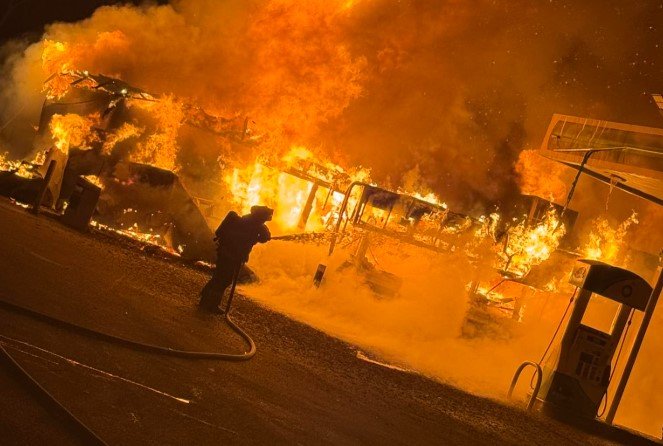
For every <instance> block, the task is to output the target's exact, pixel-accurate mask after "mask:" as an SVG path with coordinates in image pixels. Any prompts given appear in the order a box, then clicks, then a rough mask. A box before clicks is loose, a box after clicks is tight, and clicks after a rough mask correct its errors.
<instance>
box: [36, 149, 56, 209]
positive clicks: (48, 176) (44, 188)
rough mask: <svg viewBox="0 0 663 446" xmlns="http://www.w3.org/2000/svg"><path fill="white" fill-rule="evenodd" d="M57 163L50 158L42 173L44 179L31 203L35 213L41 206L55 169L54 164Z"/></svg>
mask: <svg viewBox="0 0 663 446" xmlns="http://www.w3.org/2000/svg"><path fill="white" fill-rule="evenodd" d="M57 163H58V162H57V161H56V160H51V162H50V163H49V164H48V169H47V170H46V175H44V181H43V182H42V185H41V188H40V189H39V192H38V193H37V198H36V199H35V202H34V203H33V205H32V212H34V213H35V214H38V213H39V207H40V206H41V203H42V201H44V197H45V196H46V191H47V190H48V185H49V184H50V183H51V177H52V176H53V172H54V171H55V166H56V165H57Z"/></svg>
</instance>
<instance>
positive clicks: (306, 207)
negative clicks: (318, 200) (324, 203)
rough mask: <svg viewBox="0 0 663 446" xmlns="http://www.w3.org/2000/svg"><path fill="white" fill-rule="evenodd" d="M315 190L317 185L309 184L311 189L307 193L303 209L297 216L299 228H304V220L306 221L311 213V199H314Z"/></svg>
mask: <svg viewBox="0 0 663 446" xmlns="http://www.w3.org/2000/svg"><path fill="white" fill-rule="evenodd" d="M317 192H318V185H317V184H315V183H313V185H311V190H310V191H309V193H308V198H307V199H306V204H305V205H304V210H303V211H302V214H301V216H300V217H299V224H298V225H297V226H298V227H299V228H300V229H305V228H306V222H307V221H308V218H309V216H310V215H311V211H312V210H313V201H315V194H316V193H317Z"/></svg>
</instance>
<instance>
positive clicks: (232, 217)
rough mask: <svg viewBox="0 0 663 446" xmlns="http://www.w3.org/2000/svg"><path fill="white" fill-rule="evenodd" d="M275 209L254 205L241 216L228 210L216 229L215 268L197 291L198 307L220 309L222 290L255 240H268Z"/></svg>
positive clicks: (220, 310)
mask: <svg viewBox="0 0 663 446" xmlns="http://www.w3.org/2000/svg"><path fill="white" fill-rule="evenodd" d="M273 215H274V210H272V209H270V208H268V207H267V206H253V207H252V208H251V213H250V214H247V215H244V216H242V217H240V216H239V215H237V213H236V212H234V211H230V212H228V215H226V217H225V218H224V219H223V221H222V222H221V224H220V225H219V227H218V228H217V230H216V232H215V236H216V237H215V238H214V240H215V241H216V242H217V251H216V252H217V256H216V268H215V269H214V273H213V274H212V278H211V279H210V281H209V282H207V285H205V287H204V288H203V290H202V291H201V293H200V308H201V309H203V310H206V311H209V312H211V313H220V314H222V313H223V310H222V309H221V308H219V304H220V303H221V299H222V298H223V293H224V291H225V290H226V288H228V286H229V285H230V284H232V282H233V278H234V277H235V275H236V274H239V269H240V268H241V267H242V264H244V263H246V262H247V261H248V260H249V254H250V253H251V249H252V248H253V246H254V245H255V244H256V243H267V242H268V241H269V240H270V239H271V234H270V233H269V229H268V228H267V225H266V224H265V223H266V222H268V221H270V220H271V219H272V216H273Z"/></svg>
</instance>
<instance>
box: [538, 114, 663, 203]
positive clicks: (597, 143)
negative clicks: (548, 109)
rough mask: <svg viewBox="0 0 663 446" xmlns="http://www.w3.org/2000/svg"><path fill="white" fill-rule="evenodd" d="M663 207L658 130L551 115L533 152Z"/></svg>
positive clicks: (661, 134) (662, 134)
mask: <svg viewBox="0 0 663 446" xmlns="http://www.w3.org/2000/svg"><path fill="white" fill-rule="evenodd" d="M538 153H539V154H540V155H542V156H544V157H546V158H548V159H551V160H553V161H558V162H560V163H562V164H564V165H566V166H569V167H571V168H573V169H577V170H582V172H583V173H585V174H587V175H590V176H592V177H594V178H596V179H598V180H600V181H603V182H605V183H608V184H611V185H613V186H614V187H617V188H619V189H622V190H624V191H626V192H629V193H632V194H634V195H637V196H639V197H642V198H644V199H647V200H650V201H653V202H655V203H657V204H659V205H663V129H661V128H655V127H643V126H637V125H630V124H622V123H618V122H609V121H601V120H598V119H589V118H581V117H577V116H567V115H558V114H556V115H553V118H552V121H551V122H550V125H549V126H548V131H547V132H546V136H545V138H544V140H543V143H542V144H541V149H540V150H539V152H538Z"/></svg>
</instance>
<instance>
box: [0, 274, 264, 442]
mask: <svg viewBox="0 0 663 446" xmlns="http://www.w3.org/2000/svg"><path fill="white" fill-rule="evenodd" d="M239 270H240V269H239V268H238V269H237V270H236V272H235V275H234V277H233V283H232V287H231V289H230V295H229V297H228V303H227V304H226V309H225V313H224V319H225V321H226V323H227V324H228V325H229V326H230V328H231V329H232V330H233V331H235V332H236V333H237V334H239V335H240V336H241V337H242V339H244V341H245V342H246V343H247V344H248V345H249V351H248V352H245V353H241V354H232V353H217V352H204V351H188V350H178V349H174V348H170V347H163V346H159V345H154V344H146V343H142V342H137V341H133V340H131V339H126V338H123V337H120V336H115V335H111V334H108V333H103V332H100V331H96V330H92V329H91V328H87V327H83V326H81V325H77V324H74V323H72V322H68V321H64V320H62V319H58V318H56V317H53V316H49V315H47V314H44V313H40V312H39V311H36V310H33V309H30V308H26V307H23V306H21V305H17V304H15V303H11V302H9V301H7V300H4V299H2V298H1V297H0V308H3V309H5V310H9V311H13V312H15V313H20V314H23V315H26V316H29V317H31V318H33V319H37V320H39V321H42V322H46V323H48V324H51V325H54V326H56V327H60V328H64V329H67V330H71V331H73V332H77V333H80V334H82V335H85V336H88V337H91V338H95V339H99V340H102V341H106V342H110V343H114V344H119V345H122V346H124V347H127V348H130V349H133V350H138V351H144V352H149V353H157V354H163V355H168V356H174V357H179V358H185V359H212V360H220V361H248V360H249V359H251V358H252V357H253V356H254V355H255V354H256V351H257V349H256V344H255V342H253V339H251V337H250V336H249V335H248V334H247V333H246V332H245V331H244V330H242V329H241V328H240V327H239V326H238V325H237V324H236V323H235V322H234V321H233V320H232V319H231V318H230V309H231V306H232V301H233V297H234V295H235V287H236V285H237V276H238V274H239ZM0 360H1V361H2V363H3V364H5V366H6V367H7V368H8V369H9V370H10V371H11V372H13V373H14V374H15V375H17V376H18V377H19V378H20V379H21V380H22V381H23V382H24V383H26V384H27V385H28V386H29V387H30V388H31V390H33V391H34V392H35V393H36V394H37V395H38V396H40V397H41V398H42V400H43V401H44V402H45V403H46V404H47V405H49V406H50V407H51V408H53V409H54V410H55V411H56V412H58V413H60V414H61V415H64V417H65V418H66V419H67V420H68V421H69V422H70V423H71V424H72V425H73V426H74V427H75V428H76V430H77V431H78V433H79V434H80V435H81V436H82V438H84V439H85V444H95V445H107V443H105V442H104V441H103V440H102V439H101V438H100V437H99V436H98V435H97V434H96V433H95V432H94V431H93V430H92V429H90V428H89V427H88V426H87V425H85V423H83V422H82V421H81V420H79V419H78V418H76V416H74V414H72V413H71V412H70V411H69V410H67V408H66V407H65V406H64V405H62V403H60V402H59V401H58V400H57V399H56V398H55V397H54V396H53V395H51V394H50V393H49V392H48V391H47V390H46V389H44V387H42V386H41V385H40V384H39V382H37V380H35V379H34V378H33V377H32V376H31V375H30V374H29V373H28V372H27V371H26V370H25V369H24V368H23V367H21V365H20V364H19V363H18V362H17V361H16V360H15V359H14V358H13V357H12V356H11V355H10V354H9V352H7V350H6V349H5V348H4V347H3V346H2V345H0Z"/></svg>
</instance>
